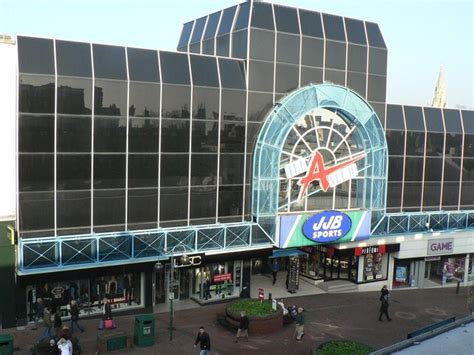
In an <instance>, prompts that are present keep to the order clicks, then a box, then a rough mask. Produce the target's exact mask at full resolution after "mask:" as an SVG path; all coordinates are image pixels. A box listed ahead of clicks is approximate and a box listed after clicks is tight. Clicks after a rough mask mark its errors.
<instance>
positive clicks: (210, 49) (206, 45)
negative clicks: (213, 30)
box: [202, 38, 215, 55]
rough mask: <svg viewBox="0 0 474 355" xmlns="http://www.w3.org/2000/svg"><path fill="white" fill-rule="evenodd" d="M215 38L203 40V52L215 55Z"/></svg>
mask: <svg viewBox="0 0 474 355" xmlns="http://www.w3.org/2000/svg"><path fill="white" fill-rule="evenodd" d="M214 43H215V42H214V38H213V39H208V40H206V41H203V42H202V54H209V55H214V47H215V46H214Z"/></svg>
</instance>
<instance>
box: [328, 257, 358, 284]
mask: <svg viewBox="0 0 474 355" xmlns="http://www.w3.org/2000/svg"><path fill="white" fill-rule="evenodd" d="M325 264H326V265H325V266H326V267H325V268H324V280H325V281H329V280H350V281H354V282H356V281H357V258H355V257H352V256H328V257H326V263H325Z"/></svg>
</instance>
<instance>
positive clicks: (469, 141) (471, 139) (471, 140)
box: [464, 126, 474, 158]
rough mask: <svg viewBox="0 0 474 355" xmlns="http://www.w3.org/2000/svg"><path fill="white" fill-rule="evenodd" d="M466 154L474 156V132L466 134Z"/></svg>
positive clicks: (466, 155)
mask: <svg viewBox="0 0 474 355" xmlns="http://www.w3.org/2000/svg"><path fill="white" fill-rule="evenodd" d="M464 127H466V126H464ZM464 156H465V157H471V158H474V135H473V134H466V135H464Z"/></svg>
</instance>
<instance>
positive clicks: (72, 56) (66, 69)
mask: <svg viewBox="0 0 474 355" xmlns="http://www.w3.org/2000/svg"><path fill="white" fill-rule="evenodd" d="M56 65H57V69H58V75H67V76H82V77H89V78H90V77H92V62H91V45H90V44H89V43H79V42H68V41H59V40H57V41H56Z"/></svg>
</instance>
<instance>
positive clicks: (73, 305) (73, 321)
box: [69, 300, 84, 333]
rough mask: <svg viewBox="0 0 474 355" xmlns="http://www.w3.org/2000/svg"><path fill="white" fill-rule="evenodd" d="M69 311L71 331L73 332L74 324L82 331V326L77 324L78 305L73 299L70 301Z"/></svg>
mask: <svg viewBox="0 0 474 355" xmlns="http://www.w3.org/2000/svg"><path fill="white" fill-rule="evenodd" d="M69 313H70V315H71V333H74V325H76V327H77V328H79V330H80V331H81V333H84V327H83V326H82V325H80V324H79V307H78V306H77V303H76V301H75V300H72V301H71V304H70V308H69Z"/></svg>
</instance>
